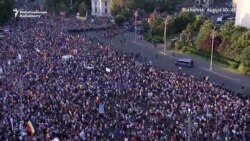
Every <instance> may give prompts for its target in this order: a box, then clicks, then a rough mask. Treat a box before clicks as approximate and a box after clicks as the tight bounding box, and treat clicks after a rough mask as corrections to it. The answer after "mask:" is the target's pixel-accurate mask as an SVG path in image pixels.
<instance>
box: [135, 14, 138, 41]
mask: <svg viewBox="0 0 250 141" xmlns="http://www.w3.org/2000/svg"><path fill="white" fill-rule="evenodd" d="M137 16H138V13H137V10H135V43H137V34H136V32H137V27H136V21H137Z"/></svg>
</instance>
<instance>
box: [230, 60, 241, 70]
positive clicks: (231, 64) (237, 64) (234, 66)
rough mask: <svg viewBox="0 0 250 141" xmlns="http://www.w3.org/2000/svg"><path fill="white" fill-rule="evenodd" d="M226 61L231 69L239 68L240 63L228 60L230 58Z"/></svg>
mask: <svg viewBox="0 0 250 141" xmlns="http://www.w3.org/2000/svg"><path fill="white" fill-rule="evenodd" d="M227 63H228V65H229V67H230V68H232V69H237V68H239V65H240V64H239V63H237V62H234V61H230V60H228V61H227Z"/></svg>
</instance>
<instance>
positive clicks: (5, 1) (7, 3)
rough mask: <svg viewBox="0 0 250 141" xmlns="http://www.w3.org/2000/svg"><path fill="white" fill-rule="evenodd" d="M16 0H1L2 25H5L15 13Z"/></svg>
mask: <svg viewBox="0 0 250 141" xmlns="http://www.w3.org/2000/svg"><path fill="white" fill-rule="evenodd" d="M14 5H15V1H14V0H1V2H0V25H3V24H4V23H5V22H6V21H7V20H8V19H9V18H10V17H11V15H12V14H13V8H14Z"/></svg>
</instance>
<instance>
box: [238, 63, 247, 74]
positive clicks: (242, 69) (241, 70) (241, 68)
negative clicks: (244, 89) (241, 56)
mask: <svg viewBox="0 0 250 141" xmlns="http://www.w3.org/2000/svg"><path fill="white" fill-rule="evenodd" d="M238 70H239V72H240V73H242V74H246V73H247V67H245V65H244V64H243V63H240V66H239V68H238Z"/></svg>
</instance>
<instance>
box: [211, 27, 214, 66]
mask: <svg viewBox="0 0 250 141" xmlns="http://www.w3.org/2000/svg"><path fill="white" fill-rule="evenodd" d="M214 36H215V27H214V29H213V31H212V48H211V60H210V71H212V67H213V55H214Z"/></svg>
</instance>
